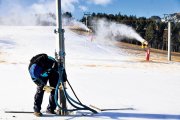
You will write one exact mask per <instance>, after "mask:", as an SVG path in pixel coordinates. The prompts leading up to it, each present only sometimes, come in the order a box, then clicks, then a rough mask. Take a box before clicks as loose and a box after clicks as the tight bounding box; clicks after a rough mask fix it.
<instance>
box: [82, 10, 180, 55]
mask: <svg viewBox="0 0 180 120" xmlns="http://www.w3.org/2000/svg"><path fill="white" fill-rule="evenodd" d="M86 18H87V26H89V27H90V28H91V29H94V27H92V26H93V23H92V20H94V19H102V18H104V19H106V20H107V21H112V22H116V23H121V24H126V25H128V26H131V27H132V28H134V29H135V30H136V32H137V33H138V34H139V35H140V36H141V37H143V38H144V39H145V40H147V41H148V43H149V45H150V47H152V48H155V49H161V50H167V47H168V43H167V41H168V25H167V22H162V20H161V18H160V17H159V16H152V17H150V18H146V17H136V16H133V15H130V16H127V15H122V14H121V13H118V14H106V13H92V14H91V15H89V16H84V17H83V18H82V19H81V20H80V21H81V22H83V23H86ZM171 26H172V28H171V32H172V34H171V43H172V51H174V52H180V23H172V24H171ZM122 41H123V42H127V43H132V44H137V45H140V44H141V43H140V42H138V41H137V40H130V39H128V38H126V39H124V40H122Z"/></svg>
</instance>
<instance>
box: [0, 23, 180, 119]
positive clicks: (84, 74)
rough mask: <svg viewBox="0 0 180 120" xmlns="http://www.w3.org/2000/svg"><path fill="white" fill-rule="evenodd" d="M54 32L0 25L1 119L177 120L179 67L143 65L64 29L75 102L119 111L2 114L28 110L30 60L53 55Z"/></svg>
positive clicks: (113, 48) (112, 47)
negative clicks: (78, 101) (42, 115)
mask: <svg viewBox="0 0 180 120" xmlns="http://www.w3.org/2000/svg"><path fill="white" fill-rule="evenodd" d="M54 29H55V28H54V27H42V26H0V76H1V84H0V96H1V99H0V120H1V119H2V120H14V119H17V120H39V119H43V120H51V119H53V120H60V119H66V120H70V119H78V120H80V119H81V120H103V119H105V120H146V119H155V120H161V119H168V120H178V119H180V95H179V93H180V74H179V71H180V63H178V62H168V61H153V60H152V61H150V62H142V61H143V59H142V58H140V59H142V60H137V59H136V58H138V55H136V56H134V55H133V54H132V55H131V54H126V53H125V52H123V51H124V50H122V49H121V48H118V47H116V46H115V45H113V44H109V43H106V41H105V42H102V41H103V40H101V41H98V40H93V41H92V36H91V35H87V34H84V35H83V34H77V33H74V32H72V31H71V30H70V29H68V28H65V52H66V70H67V75H68V80H69V81H70V83H71V85H72V86H73V88H74V90H75V91H76V94H77V95H78V97H79V99H80V100H81V101H82V102H83V103H84V104H86V105H94V106H97V107H99V108H102V109H121V110H114V111H113V110H111V111H104V112H99V113H98V114H95V115H93V116H73V115H72V116H44V117H40V118H37V117H35V116H33V114H13V113H12V114H9V113H5V111H6V110H10V111H11V110H13V111H16V110H17V111H21V110H24V111H33V101H34V94H35V91H36V85H35V84H34V83H33V82H32V80H31V78H30V76H29V73H28V64H29V60H30V59H31V57H32V56H34V55H36V54H38V53H47V54H48V55H51V56H54V52H55V48H56V45H55V43H56V40H55V38H56V37H55V34H54V33H53V31H54ZM144 59H145V58H144ZM68 89H69V88H68ZM48 95H49V94H48V93H45V96H44V100H43V104H42V111H45V110H46V107H47V104H48ZM68 107H69V108H71V106H68ZM129 108H130V109H129ZM87 112H89V111H87ZM74 114H76V113H74Z"/></svg>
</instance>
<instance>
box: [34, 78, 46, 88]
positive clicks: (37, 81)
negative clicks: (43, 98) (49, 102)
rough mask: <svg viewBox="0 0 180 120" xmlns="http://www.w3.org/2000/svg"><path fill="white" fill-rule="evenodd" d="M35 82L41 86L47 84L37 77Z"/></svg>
mask: <svg viewBox="0 0 180 120" xmlns="http://www.w3.org/2000/svg"><path fill="white" fill-rule="evenodd" d="M34 83H35V84H36V85H37V86H39V87H42V86H45V83H44V82H43V81H42V80H41V79H35V80H34Z"/></svg>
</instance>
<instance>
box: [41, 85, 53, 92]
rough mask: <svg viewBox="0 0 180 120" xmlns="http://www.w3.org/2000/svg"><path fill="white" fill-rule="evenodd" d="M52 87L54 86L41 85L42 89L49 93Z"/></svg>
mask: <svg viewBox="0 0 180 120" xmlns="http://www.w3.org/2000/svg"><path fill="white" fill-rule="evenodd" d="M54 89H55V88H54V87H51V86H46V85H45V86H44V87H43V90H44V91H46V92H47V93H50V92H51V91H52V90H54Z"/></svg>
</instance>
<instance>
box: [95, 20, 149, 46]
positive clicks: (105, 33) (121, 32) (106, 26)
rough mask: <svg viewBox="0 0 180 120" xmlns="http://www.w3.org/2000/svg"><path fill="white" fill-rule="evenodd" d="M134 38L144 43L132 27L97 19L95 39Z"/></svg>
mask: <svg viewBox="0 0 180 120" xmlns="http://www.w3.org/2000/svg"><path fill="white" fill-rule="evenodd" d="M125 38H128V39H136V40H138V41H139V42H141V43H145V42H146V40H144V39H143V38H142V37H141V36H140V35H139V34H138V33H137V32H136V31H135V30H134V29H133V28H132V27H130V26H127V25H125V24H119V23H116V22H107V21H106V20H104V19H101V20H98V21H97V29H96V39H97V40H101V41H102V40H103V41H104V40H108V41H109V40H123V39H125Z"/></svg>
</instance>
